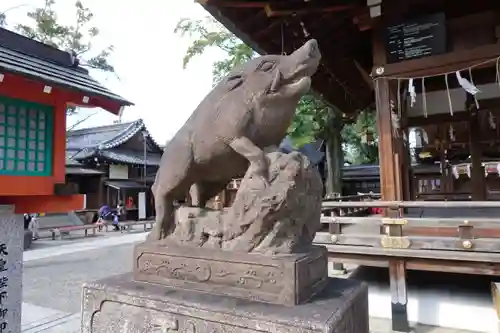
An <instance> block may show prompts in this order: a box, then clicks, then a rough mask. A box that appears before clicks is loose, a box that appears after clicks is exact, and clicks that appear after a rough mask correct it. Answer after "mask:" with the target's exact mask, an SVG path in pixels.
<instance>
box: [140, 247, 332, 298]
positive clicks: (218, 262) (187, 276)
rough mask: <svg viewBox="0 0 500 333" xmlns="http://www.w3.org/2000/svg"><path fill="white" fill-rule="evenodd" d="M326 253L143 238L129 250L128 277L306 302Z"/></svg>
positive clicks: (322, 280)
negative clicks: (224, 247)
mask: <svg viewBox="0 0 500 333" xmlns="http://www.w3.org/2000/svg"><path fill="white" fill-rule="evenodd" d="M327 256H328V253H327V251H326V248H325V247H324V246H311V247H310V248H307V249H306V250H305V251H304V252H302V253H293V254H280V255H274V256H266V255H262V254H258V253H241V252H232V251H221V250H212V249H205V248H198V247H191V246H179V245H176V244H169V245H166V243H163V244H149V243H143V244H139V245H137V246H136V247H135V251H134V268H133V270H134V280H135V281H139V282H150V283H155V284H161V285H164V286H167V287H177V288H182V289H189V290H196V291H204V292H208V293H211V294H218V295H223V296H232V297H238V298H245V299H251V300H254V301H260V302H266V303H274V304H281V305H288V306H291V305H296V304H300V303H304V302H307V301H308V300H309V299H311V298H312V297H313V296H314V295H315V294H316V293H318V292H320V291H321V290H323V288H324V287H325V285H326V282H327V278H328V271H327V261H328V259H327Z"/></svg>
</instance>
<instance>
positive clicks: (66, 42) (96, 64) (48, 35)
mask: <svg viewBox="0 0 500 333" xmlns="http://www.w3.org/2000/svg"><path fill="white" fill-rule="evenodd" d="M55 4H56V2H55V0H45V1H44V5H43V7H40V8H35V9H33V10H31V11H29V12H28V13H27V16H28V17H29V18H30V19H31V22H30V23H29V24H17V25H15V27H14V28H15V30H16V31H17V32H18V33H19V34H21V35H24V36H26V37H28V38H31V39H34V40H36V41H39V42H41V43H44V44H47V45H50V46H53V47H56V48H58V49H60V50H64V51H70V52H73V53H74V55H75V56H76V58H77V59H78V61H79V62H80V65H82V66H85V67H89V68H94V69H98V70H102V71H104V72H109V73H115V68H114V67H113V66H112V65H111V64H110V63H109V61H108V58H109V56H110V55H111V53H112V52H113V46H112V45H110V46H108V47H106V48H104V49H102V50H100V51H98V52H95V49H94V48H93V45H92V40H93V39H94V38H96V37H97V36H98V35H99V29H98V28H97V27H95V26H93V25H92V19H93V17H94V14H93V13H92V11H91V10H90V9H89V8H87V7H85V6H84V5H83V3H82V2H81V1H80V0H77V1H76V2H75V13H76V16H75V20H74V22H73V24H70V25H65V24H62V23H60V21H59V18H58V16H57V13H56V11H55V10H54V6H55ZM19 7H20V6H19ZM15 8H17V7H13V8H11V9H15ZM6 20H7V17H6V14H5V12H3V13H0V27H5V26H7V21H6ZM76 110H77V109H76V108H75V107H69V108H68V109H67V114H68V115H71V114H73V113H75V112H76Z"/></svg>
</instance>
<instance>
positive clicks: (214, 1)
mask: <svg viewBox="0 0 500 333" xmlns="http://www.w3.org/2000/svg"><path fill="white" fill-rule="evenodd" d="M196 2H198V3H199V4H201V5H211V6H216V7H228V8H263V7H264V6H265V5H266V4H267V2H264V1H225V0H196Z"/></svg>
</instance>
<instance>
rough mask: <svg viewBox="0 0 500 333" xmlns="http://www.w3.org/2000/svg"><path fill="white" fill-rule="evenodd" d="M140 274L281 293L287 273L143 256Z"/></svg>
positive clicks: (160, 256) (270, 269)
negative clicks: (284, 274) (284, 276)
mask: <svg viewBox="0 0 500 333" xmlns="http://www.w3.org/2000/svg"><path fill="white" fill-rule="evenodd" d="M136 265H137V270H138V271H139V273H141V274H144V275H148V276H156V277H159V278H164V279H176V280H184V281H191V282H205V283H210V284H215V285H225V286H232V287H239V288H246V289H252V290H255V289H259V290H260V291H262V292H269V293H276V294H278V293H280V292H281V290H282V289H283V282H284V280H283V279H282V277H283V270H282V269H280V268H279V267H273V266H259V265H251V264H245V263H235V262H231V263H230V262H227V261H217V260H210V261H209V260H204V259H198V258H196V259H195V258H190V260H186V258H182V257H174V256H166V255H160V254H157V253H143V254H142V255H141V256H140V257H139V258H138V259H137V262H136Z"/></svg>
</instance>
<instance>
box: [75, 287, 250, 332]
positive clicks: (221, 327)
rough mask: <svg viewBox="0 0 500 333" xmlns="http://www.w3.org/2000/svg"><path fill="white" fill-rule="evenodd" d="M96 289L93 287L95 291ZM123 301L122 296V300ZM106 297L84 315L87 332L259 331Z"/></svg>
mask: <svg viewBox="0 0 500 333" xmlns="http://www.w3.org/2000/svg"><path fill="white" fill-rule="evenodd" d="M92 292H94V291H92ZM122 301H123V300H122ZM122 301H118V300H105V301H104V302H103V303H102V306H101V308H100V309H99V310H98V311H96V312H95V313H94V314H95V315H94V316H84V317H83V318H84V320H88V319H90V320H89V321H88V322H87V323H84V326H85V327H88V330H86V331H84V332H85V333H109V332H120V333H174V332H175V333H200V332H210V333H256V331H254V330H249V329H246V328H240V327H236V326H231V325H226V324H223V323H219V322H215V321H210V320H204V319H200V318H196V317H190V316H184V315H179V314H175V313H170V312H164V311H160V310H155V309H151V308H149V307H147V306H141V305H138V304H135V303H136V302H133V303H134V304H127V303H123V302H122Z"/></svg>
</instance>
